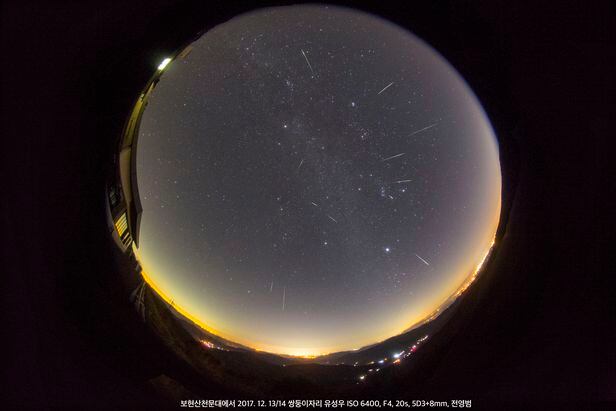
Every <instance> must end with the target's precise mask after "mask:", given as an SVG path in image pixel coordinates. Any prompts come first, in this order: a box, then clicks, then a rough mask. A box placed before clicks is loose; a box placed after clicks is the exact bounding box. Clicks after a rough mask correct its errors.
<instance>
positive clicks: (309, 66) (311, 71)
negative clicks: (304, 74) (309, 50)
mask: <svg viewBox="0 0 616 411" xmlns="http://www.w3.org/2000/svg"><path fill="white" fill-rule="evenodd" d="M300 50H302V49H300ZM302 54H303V55H304V58H305V59H306V63H308V68H310V73H312V75H313V76H314V71H313V70H312V66H311V65H310V62H309V61H308V57H307V56H306V53H304V50H302Z"/></svg>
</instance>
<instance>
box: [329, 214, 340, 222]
mask: <svg viewBox="0 0 616 411" xmlns="http://www.w3.org/2000/svg"><path fill="white" fill-rule="evenodd" d="M327 216H328V217H329V219H330V220H332V221H333V222H334V223H338V221H336V219H335V218H334V217H332V216H330V215H329V214H328V215H327Z"/></svg>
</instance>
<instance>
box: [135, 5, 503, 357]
mask: <svg viewBox="0 0 616 411" xmlns="http://www.w3.org/2000/svg"><path fill="white" fill-rule="evenodd" d="M137 176H138V184H139V191H140V193H141V200H142V204H143V217H142V221H141V233H140V247H139V249H138V250H137V254H138V257H139V259H140V261H141V263H142V265H143V268H144V272H145V274H146V275H147V278H148V281H149V282H150V283H151V284H153V285H154V286H155V288H156V289H157V290H158V291H159V292H161V293H163V294H164V295H165V296H167V297H168V298H169V299H171V300H173V304H174V305H175V306H176V308H179V310H180V311H182V312H184V313H187V314H189V315H190V316H191V318H193V319H195V320H197V321H198V322H199V324H201V325H202V326H204V327H206V328H207V329H208V330H209V331H211V332H213V333H215V334H217V335H219V336H221V337H224V338H227V339H229V340H231V341H234V342H237V343H240V344H244V345H246V346H249V347H252V348H255V349H259V350H264V351H269V352H274V353H282V354H293V355H318V354H324V353H328V352H334V351H342V350H348V349H356V348H360V347H362V346H365V345H368V344H372V343H376V342H378V341H381V340H383V339H386V338H388V337H391V336H393V335H396V334H399V333H401V332H403V331H405V330H406V329H408V328H409V327H411V326H413V325H414V324H417V323H418V322H420V321H422V320H424V319H426V318H427V317H428V316H430V315H431V314H432V313H433V312H434V310H436V309H437V308H439V307H441V306H442V305H443V304H445V303H446V302H448V301H451V298H452V296H453V295H454V294H455V293H456V291H457V290H459V289H460V287H461V286H462V285H463V284H465V282H467V281H468V279H469V278H470V277H471V276H472V275H473V274H474V273H475V271H476V267H477V265H478V264H480V263H481V261H482V259H483V258H484V257H485V255H486V252H487V251H488V250H489V249H490V247H491V244H492V242H493V239H494V235H495V232H496V228H497V225H498V222H499V216H500V207H501V172H500V164H499V157H498V146H497V142H496V138H495V136H494V133H493V130H492V128H491V125H490V123H489V121H488V119H487V117H486V115H485V113H484V111H483V109H482V108H481V106H480V104H479V102H478V101H477V99H476V97H475V96H474V95H473V93H472V91H471V90H470V89H469V87H468V86H467V85H466V83H465V81H464V80H463V79H462V78H461V77H460V75H459V74H458V73H457V72H456V71H455V70H454V69H453V67H452V66H451V65H450V64H449V63H448V62H447V61H446V60H445V59H444V58H443V57H441V56H440V55H439V54H438V53H437V52H436V51H435V50H434V49H433V48H431V47H430V46H429V45H427V44H426V43H424V42H423V41H422V40H420V39H419V38H417V37H415V36H414V35H413V34H412V33H410V32H408V31H406V30H404V29H402V28H400V27H398V26H396V25H394V24H392V23H390V22H388V21H386V20H383V19H381V18H379V17H376V16H372V15H369V14H366V13H363V12H359V11H355V10H351V9H345V8H338V7H326V6H317V5H310V6H289V7H277V8H270V9H262V10H257V11H254V12H251V13H248V14H243V15H241V16H239V17H236V18H234V19H232V20H230V21H228V22H226V23H224V24H221V25H219V26H217V27H215V28H214V29H212V30H210V31H208V32H207V33H206V34H204V35H203V36H202V37H201V38H199V39H198V40H196V41H195V42H194V43H192V45H191V50H190V53H189V54H186V53H183V57H178V58H176V59H175V60H174V61H172V62H171V63H170V64H169V65H168V66H167V67H166V68H165V69H164V72H163V73H162V76H161V79H160V82H159V83H158V85H157V86H156V88H155V89H154V91H153V92H152V95H151V97H150V99H149V104H148V106H147V108H146V110H145V112H144V115H143V118H142V122H141V127H140V132H139V146H138V154H137Z"/></svg>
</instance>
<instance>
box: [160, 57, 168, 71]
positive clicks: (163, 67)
mask: <svg viewBox="0 0 616 411" xmlns="http://www.w3.org/2000/svg"><path fill="white" fill-rule="evenodd" d="M169 63H171V57H167V58H165V59H164V60H163V61H161V62H160V64H159V65H158V70H159V71H162V70H164V69H165V67H167V64H169Z"/></svg>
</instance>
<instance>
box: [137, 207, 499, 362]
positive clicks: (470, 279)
mask: <svg viewBox="0 0 616 411" xmlns="http://www.w3.org/2000/svg"><path fill="white" fill-rule="evenodd" d="M499 211H500V202H499ZM499 217H500V213H499ZM499 220H500V218H499V219H498V220H497V224H496V225H497V226H498V222H499ZM495 231H496V228H494V232H495ZM495 241H496V240H495V234H494V236H493V237H492V240H491V242H490V245H489V247H488V249H487V250H486V251H485V252H484V253H483V255H482V258H481V259H480V261H479V262H478V263H476V264H475V265H474V266H473V269H472V271H471V273H470V274H468V275H467V276H466V277H465V279H464V281H463V282H462V284H460V285H459V286H457V287H456V288H455V291H454V292H453V293H448V295H447V297H445V298H444V299H442V301H441V302H440V303H439V304H437V305H436V307H435V308H433V309H431V310H426V311H425V312H424V313H422V314H421V315H420V316H417V317H416V318H415V319H413V320H412V321H410V322H409V323H407V325H405V326H403V327H399V328H398V329H397V330H396V331H395V332H393V333H388V335H385V336H379V338H378V339H376V341H373V342H371V343H367V344H364V345H362V347H363V346H367V345H370V344H375V343H376V344H378V343H381V342H383V341H385V340H387V339H389V338H391V337H394V336H397V335H400V334H402V333H404V332H406V331H407V330H410V329H412V328H413V327H415V326H418V325H423V324H425V323H428V322H430V321H432V320H434V319H435V318H437V317H438V316H439V315H440V314H441V312H442V311H441V309H442V308H443V306H444V305H448V303H450V302H452V301H451V299H452V298H453V299H454V300H455V299H457V298H458V297H460V295H462V294H463V293H464V292H465V291H467V290H468V288H469V287H470V286H471V285H472V284H473V283H474V282H475V280H476V279H477V277H478V275H479V273H480V271H481V269H482V268H483V266H484V265H485V261H486V259H487V258H488V256H489V255H490V252H491V251H492V248H493V246H494V244H495ZM141 276H142V278H143V280H144V281H145V282H146V283H147V284H148V285H149V286H150V288H151V289H152V290H153V291H154V292H155V293H156V294H157V295H158V296H159V297H160V298H161V299H163V301H165V302H166V303H167V304H169V305H172V306H173V308H174V309H175V310H176V311H177V312H178V313H180V314H181V315H183V316H184V317H185V318H186V319H188V320H190V321H191V322H192V323H193V324H194V325H196V326H197V327H199V328H201V329H203V330H204V331H206V332H208V333H210V334H213V335H215V336H217V337H219V338H222V339H225V340H227V341H229V342H231V343H236V344H241V345H244V346H246V347H248V348H251V349H253V350H255V351H258V352H264V353H269V354H276V355H284V356H290V357H298V358H307V359H313V358H317V357H319V356H323V355H328V354H332V353H336V352H340V351H356V350H358V349H361V348H348V347H336V348H334V347H332V348H331V349H328V350H315V349H313V348H308V347H304V348H296V347H281V346H275V345H269V344H257V343H254V342H252V341H247V340H245V339H243V338H241V337H237V336H232V335H229V334H227V333H224V332H221V331H219V330H216V329H214V328H212V327H210V326H208V325H207V324H206V323H205V322H204V321H202V320H201V319H199V318H198V317H197V316H196V315H193V314H191V313H190V312H189V311H188V310H187V309H186V308H184V307H182V306H181V305H178V304H177V302H175V300H174V299H173V298H171V297H170V296H169V295H168V294H167V293H166V292H165V291H164V290H163V289H162V288H161V287H160V286H159V285H158V284H157V283H156V282H155V281H154V280H153V279H152V277H150V276H149V275H148V274H147V273H146V272H145V270H142V271H141Z"/></svg>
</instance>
